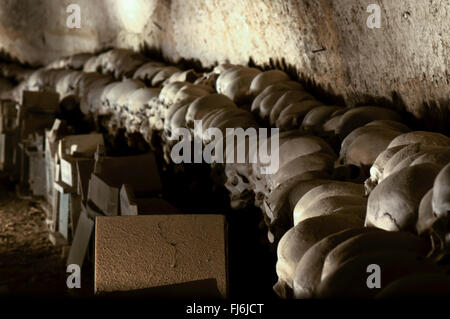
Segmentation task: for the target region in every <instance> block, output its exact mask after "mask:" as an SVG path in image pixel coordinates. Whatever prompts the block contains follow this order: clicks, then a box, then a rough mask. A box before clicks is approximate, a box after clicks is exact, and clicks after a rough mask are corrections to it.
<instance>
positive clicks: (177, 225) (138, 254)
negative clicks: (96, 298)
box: [94, 215, 228, 299]
mask: <svg viewBox="0 0 450 319" xmlns="http://www.w3.org/2000/svg"><path fill="white" fill-rule="evenodd" d="M226 233H227V232H226V221H225V217H224V216H221V215H147V216H118V217H97V219H96V226H95V274H94V275H95V276H94V277H95V278H94V290H95V293H96V294H102V293H108V292H126V291H128V292H130V291H131V292H132V291H143V292H144V294H145V290H146V289H151V290H152V295H154V296H158V291H159V292H160V294H161V295H162V294H167V290H169V291H170V295H171V296H172V297H187V296H180V293H181V292H180V291H179V290H177V289H176V287H177V284H185V285H187V286H190V287H191V288H192V289H187V291H189V297H190V298H194V299H195V298H196V297H198V296H200V295H201V296H205V295H207V296H208V295H209V296H210V297H217V294H219V295H220V296H221V297H223V298H226V297H227V295H228V279H227V235H226ZM199 281H215V283H216V284H215V287H214V288H213V289H211V286H210V285H209V286H208V285H205V286H202V285H200V287H199V286H198V285H196V284H198V282H199ZM203 289H209V291H207V292H205V291H204V290H203Z"/></svg>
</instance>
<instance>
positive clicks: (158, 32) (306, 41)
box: [0, 0, 450, 129]
mask: <svg viewBox="0 0 450 319" xmlns="http://www.w3.org/2000/svg"><path fill="white" fill-rule="evenodd" d="M70 3H74V1H71V0H62V1H50V0H42V1H37V0H21V1H16V0H4V1H2V3H1V4H0V48H1V49H3V50H4V51H5V52H7V53H9V54H11V55H12V56H14V57H17V58H19V59H20V60H22V61H26V62H30V63H35V64H37V63H47V62H49V61H51V60H53V59H54V58H56V57H58V56H61V55H68V54H73V53H76V52H82V51H98V50H102V49H104V48H106V47H111V46H115V47H129V48H134V49H137V50H138V49H140V48H142V47H149V48H152V49H157V50H159V51H161V52H162V54H163V56H164V57H165V58H166V59H167V60H170V61H171V62H177V61H178V60H180V59H181V58H184V59H188V60H189V59H192V60H197V61H199V62H200V63H201V64H202V65H203V66H204V67H208V66H211V65H213V64H214V63H217V62H219V63H220V62H225V61H229V62H231V63H237V64H247V63H249V62H250V61H251V62H252V63H254V64H256V65H259V66H272V67H281V68H289V69H290V70H293V71H294V72H296V73H297V74H298V75H299V77H300V79H301V80H302V81H303V82H304V83H307V84H308V85H309V86H310V87H311V89H313V91H314V92H315V93H316V94H317V95H319V96H317V97H318V98H321V96H320V95H321V94H323V93H326V95H324V96H326V97H329V96H331V97H332V100H335V101H345V102H346V103H347V104H348V105H356V104H360V103H372V102H375V103H383V104H387V105H389V104H391V103H392V102H393V104H394V105H395V106H396V107H399V108H403V107H405V108H406V110H407V111H409V112H410V113H411V114H413V115H414V116H415V117H416V118H422V119H425V121H424V123H425V126H426V127H427V128H431V129H433V128H434V125H435V124H436V123H439V124H440V125H446V124H447V123H448V122H449V99H450V74H449V66H450V63H449V56H450V34H449V33H450V31H449V30H450V0H427V1H421V0H397V1H392V0H335V1H329V0H271V1H269V0H267V1H264V0H246V1H242V0H202V1H200V0H190V1H185V0H127V1H118V0H96V1H91V0H78V1H76V3H78V4H79V5H80V8H81V28H80V29H69V28H67V26H66V19H67V16H68V13H66V8H67V6H68V5H69V4H70ZM370 3H377V4H379V5H380V7H381V17H382V21H381V28H380V29H370V28H368V27H367V25H366V20H367V18H368V16H369V15H370V13H368V12H367V11H366V10H367V6H368V5H369V4H370Z"/></svg>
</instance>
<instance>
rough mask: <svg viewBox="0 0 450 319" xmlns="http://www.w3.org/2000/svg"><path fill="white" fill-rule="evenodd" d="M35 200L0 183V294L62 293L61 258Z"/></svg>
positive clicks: (62, 265) (63, 285)
mask: <svg viewBox="0 0 450 319" xmlns="http://www.w3.org/2000/svg"><path fill="white" fill-rule="evenodd" d="M44 219H45V215H44V212H43V211H42V210H41V209H40V208H39V205H38V203H37V202H35V201H33V200H28V199H20V198H18V197H17V196H16V194H15V193H14V192H12V191H11V189H8V188H7V187H5V186H4V185H1V186H0V295H7V296H9V295H38V294H39V295H43V294H51V295H61V294H65V293H66V289H67V288H66V273H65V261H64V259H63V255H62V249H61V248H60V247H55V246H53V245H52V244H51V243H50V241H49V240H48V233H47V232H46V227H45V224H44Z"/></svg>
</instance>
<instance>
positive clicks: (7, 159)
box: [0, 133, 17, 175]
mask: <svg viewBox="0 0 450 319" xmlns="http://www.w3.org/2000/svg"><path fill="white" fill-rule="evenodd" d="M16 146H17V135H16V133H0V170H2V171H8V172H10V173H11V175H12V174H13V173H15V170H16V159H17V155H16V152H17V149H16Z"/></svg>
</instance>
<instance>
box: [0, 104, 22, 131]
mask: <svg viewBox="0 0 450 319" xmlns="http://www.w3.org/2000/svg"><path fill="white" fill-rule="evenodd" d="M18 120H19V116H18V105H17V103H16V102H14V101H11V100H0V133H8V132H13V131H15V130H16V129H17V127H18V125H19V121H18Z"/></svg>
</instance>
